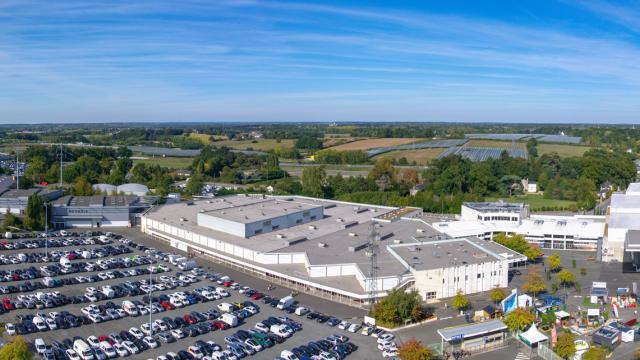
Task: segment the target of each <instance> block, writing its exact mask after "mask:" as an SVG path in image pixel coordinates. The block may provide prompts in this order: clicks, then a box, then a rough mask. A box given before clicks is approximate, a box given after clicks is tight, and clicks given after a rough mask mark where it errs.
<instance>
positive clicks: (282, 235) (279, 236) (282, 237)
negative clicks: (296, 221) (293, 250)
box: [276, 234, 286, 239]
mask: <svg viewBox="0 0 640 360" xmlns="http://www.w3.org/2000/svg"><path fill="white" fill-rule="evenodd" d="M276 237H277V238H278V239H284V238H286V236H284V234H276Z"/></svg>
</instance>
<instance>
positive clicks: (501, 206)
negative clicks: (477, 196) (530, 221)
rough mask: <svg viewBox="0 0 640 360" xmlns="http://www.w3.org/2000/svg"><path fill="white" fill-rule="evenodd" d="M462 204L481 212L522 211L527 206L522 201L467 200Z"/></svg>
mask: <svg viewBox="0 0 640 360" xmlns="http://www.w3.org/2000/svg"><path fill="white" fill-rule="evenodd" d="M462 205H464V206H466V207H468V208H471V209H474V210H477V211H480V212H514V213H515V212H518V213H519V212H521V211H522V210H523V209H525V208H526V207H527V206H526V205H525V204H522V203H508V202H504V201H494V202H466V203H463V204H462Z"/></svg>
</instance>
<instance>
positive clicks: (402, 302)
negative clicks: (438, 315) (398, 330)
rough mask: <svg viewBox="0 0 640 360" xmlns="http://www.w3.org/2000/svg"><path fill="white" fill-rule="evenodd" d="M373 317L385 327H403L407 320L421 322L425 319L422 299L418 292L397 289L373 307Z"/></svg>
mask: <svg viewBox="0 0 640 360" xmlns="http://www.w3.org/2000/svg"><path fill="white" fill-rule="evenodd" d="M371 316H372V317H373V318H375V319H376V323H377V324H378V325H381V326H384V327H395V326H399V325H403V324H404V322H405V321H406V320H410V321H420V320H422V318H423V317H424V313H423V311H422V299H421V298H420V295H419V294H418V292H417V291H410V292H405V291H404V290H402V289H397V290H394V291H391V292H390V293H389V295H387V296H385V297H384V298H383V299H382V300H380V301H379V302H378V303H376V304H375V305H374V306H373V310H372V311H371Z"/></svg>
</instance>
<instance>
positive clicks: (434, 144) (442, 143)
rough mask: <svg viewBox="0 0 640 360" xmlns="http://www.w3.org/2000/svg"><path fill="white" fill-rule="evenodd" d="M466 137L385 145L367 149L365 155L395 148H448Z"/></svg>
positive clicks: (381, 152)
mask: <svg viewBox="0 0 640 360" xmlns="http://www.w3.org/2000/svg"><path fill="white" fill-rule="evenodd" d="M466 142H467V140H466V139H449V140H432V141H425V142H421V143H415V144H403V145H395V146H385V147H379V148H374V149H369V150H367V156H369V157H372V156H376V155H380V154H384V153H386V152H389V151H397V150H420V149H435V148H448V147H451V146H459V145H463V144H464V143H466Z"/></svg>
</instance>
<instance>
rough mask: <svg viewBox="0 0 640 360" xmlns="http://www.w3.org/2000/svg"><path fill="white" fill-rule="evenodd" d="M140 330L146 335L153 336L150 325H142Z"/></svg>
mask: <svg viewBox="0 0 640 360" xmlns="http://www.w3.org/2000/svg"><path fill="white" fill-rule="evenodd" d="M140 330H142V332H143V333H144V334H145V335H153V328H152V327H151V326H150V325H149V323H144V324H142V325H141V326H140Z"/></svg>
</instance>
